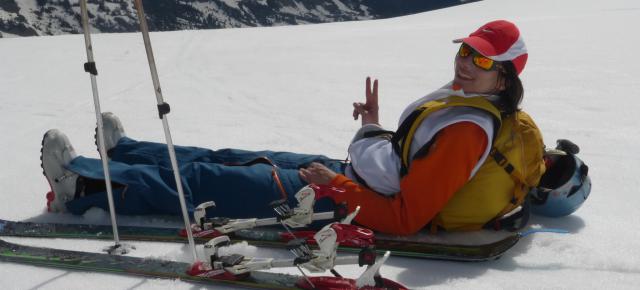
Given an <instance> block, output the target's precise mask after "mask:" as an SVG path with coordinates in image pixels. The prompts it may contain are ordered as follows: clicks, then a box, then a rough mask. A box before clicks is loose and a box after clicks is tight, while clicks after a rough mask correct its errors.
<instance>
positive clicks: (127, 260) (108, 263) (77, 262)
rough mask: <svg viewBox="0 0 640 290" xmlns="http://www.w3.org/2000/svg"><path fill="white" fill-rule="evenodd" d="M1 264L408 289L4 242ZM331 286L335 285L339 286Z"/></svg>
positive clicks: (245, 282) (233, 282)
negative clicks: (211, 269)
mask: <svg viewBox="0 0 640 290" xmlns="http://www.w3.org/2000/svg"><path fill="white" fill-rule="evenodd" d="M0 261H4V262H12V263H19V264H27V265H33V266H42V267H49V268H58V269H70V270H77V271H89V272H103V273H112V274H122V275H134V276H144V277H151V278H163V279H180V280H183V281H189V282H196V283H206V284H214V285H220V286H229V287H234V288H237V287H241V288H245V289H312V288H311V286H310V285H309V283H310V282H311V283H314V285H315V287H316V288H317V289H333V288H328V287H324V288H323V286H322V285H324V284H323V282H325V281H327V280H326V279H328V281H332V282H334V281H339V282H338V283H342V284H341V285H349V287H346V288H340V289H406V288H404V287H403V286H401V285H400V284H397V283H393V282H389V284H384V285H383V286H382V287H363V288H358V287H356V286H355V283H356V282H355V280H354V279H348V278H337V277H317V276H316V277H308V278H304V277H303V276H296V275H290V274H279V273H270V272H263V271H252V272H250V273H246V274H244V275H230V274H226V272H225V274H223V275H220V274H218V275H212V274H211V273H209V272H196V273H194V272H193V271H194V266H193V265H191V264H189V263H184V262H176V261H168V260H160V259H150V258H138V257H129V256H117V255H108V254H102V253H90V252H80V251H70V250H60V249H51V248H44V247H33V246H25V245H19V244H15V243H9V242H6V241H4V240H1V239H0ZM385 280H386V279H385ZM386 281H388V280H386ZM329 285H335V283H332V284H329ZM336 289H337V288H336Z"/></svg>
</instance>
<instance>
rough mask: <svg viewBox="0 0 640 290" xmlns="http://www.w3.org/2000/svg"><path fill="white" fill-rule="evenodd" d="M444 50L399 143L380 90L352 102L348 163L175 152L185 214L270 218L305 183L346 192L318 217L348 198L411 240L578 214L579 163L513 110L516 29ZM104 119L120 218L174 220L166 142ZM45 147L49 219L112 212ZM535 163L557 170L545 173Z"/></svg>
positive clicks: (518, 87)
mask: <svg viewBox="0 0 640 290" xmlns="http://www.w3.org/2000/svg"><path fill="white" fill-rule="evenodd" d="M454 42H456V43H461V45H460V47H459V49H458V53H457V54H456V57H455V74H454V77H453V81H452V82H451V83H449V84H447V85H445V86H444V87H442V88H440V89H438V90H436V91H435V92H433V93H430V94H428V95H426V96H425V97H422V98H420V99H418V100H417V101H415V102H413V103H412V104H410V105H409V106H407V108H406V109H405V110H404V112H403V113H402V115H401V118H400V122H399V127H398V130H397V131H396V132H395V133H393V132H389V131H384V130H383V129H382V127H381V126H380V125H379V122H378V82H377V80H376V81H374V82H373V88H372V86H371V81H370V79H369V78H367V82H366V103H354V111H353V117H354V118H355V119H358V117H361V118H362V128H361V129H360V130H359V131H358V132H357V133H356V135H355V137H354V139H353V140H352V142H351V145H350V146H349V154H350V156H351V161H350V162H345V161H340V160H335V159H330V158H327V157H325V156H322V155H306V154H295V153H288V152H272V151H260V152H249V151H243V150H237V149H222V150H217V151H211V150H208V149H202V148H196V147H179V146H176V154H177V159H178V164H179V165H180V174H181V175H182V179H183V185H184V191H185V197H186V200H187V203H188V208H189V210H193V208H194V207H195V206H196V205H198V204H200V203H202V202H206V201H210V200H213V201H215V202H216V204H217V207H216V209H215V211H214V214H215V215H216V216H224V217H233V218H243V217H271V216H273V210H272V209H271V207H270V206H269V203H270V202H272V201H274V200H277V199H281V198H283V197H287V198H288V199H289V201H290V203H292V205H294V204H293V203H294V197H293V195H294V193H295V192H297V191H298V190H299V189H301V188H302V187H303V186H305V185H307V184H308V183H315V184H320V185H330V186H334V187H337V188H342V189H344V190H343V192H333V191H330V192H329V193H326V197H328V198H322V199H320V200H318V202H317V203H316V208H315V211H316V212H320V211H328V210H331V209H332V208H333V206H334V202H335V203H341V202H346V203H347V204H348V206H349V209H350V210H353V209H354V208H355V207H356V206H358V205H359V206H361V211H360V213H359V214H358V216H357V217H356V221H357V222H358V223H359V224H361V225H364V226H367V227H369V228H372V229H375V230H378V231H381V232H386V233H393V234H412V233H415V232H416V231H418V230H420V229H422V228H424V227H426V226H427V225H430V227H431V228H432V229H436V228H443V229H446V230H471V229H480V228H483V227H485V228H486V227H493V228H499V227H500V226H501V225H504V224H509V222H510V223H511V224H510V225H508V226H509V227H512V226H514V227H515V226H517V224H516V223H517V222H518V219H515V218H510V219H509V218H508V219H503V220H501V218H502V217H504V216H508V215H507V214H508V213H510V212H512V211H513V210H514V209H516V208H518V207H519V206H520V205H525V206H523V207H522V208H525V209H526V208H528V207H527V206H526V205H527V204H528V203H529V202H528V201H527V200H531V203H532V204H533V205H532V207H533V209H534V210H535V211H538V212H540V213H543V214H546V215H550V216H562V215H568V214H570V213H572V212H573V211H575V210H576V209H577V208H578V207H579V206H580V205H581V204H582V202H583V201H584V200H585V199H586V197H587V196H588V194H589V190H590V181H589V179H588V177H587V176H586V175H587V172H586V171H587V170H586V166H585V165H584V164H583V163H582V162H581V161H580V160H579V159H577V158H576V157H575V156H574V153H577V150H574V151H573V152H569V154H564V153H559V154H558V153H557V152H556V154H554V155H553V157H549V158H544V157H543V151H544V149H543V148H544V144H543V143H542V137H541V135H540V132H539V130H538V128H537V127H536V126H535V123H534V122H533V121H532V120H531V119H530V118H529V116H528V115H526V114H525V113H524V112H522V111H520V110H519V109H518V105H519V104H520V102H521V100H522V97H523V88H522V83H521V82H520V79H519V77H518V75H519V74H520V72H522V70H523V69H524V66H525V63H526V60H527V51H526V48H525V45H524V42H523V40H522V37H521V36H520V33H519V30H518V29H517V27H516V26H515V25H513V24H512V23H510V22H507V21H503V20H499V21H493V22H490V23H487V24H485V25H484V26H482V27H480V28H479V29H478V30H476V31H475V32H473V33H472V34H470V35H469V37H467V38H463V39H458V40H455V41H454ZM103 122H104V132H105V139H106V140H105V143H106V145H107V150H108V154H107V155H108V157H109V158H110V171H111V178H112V181H113V184H114V202H115V207H116V211H117V212H118V213H121V214H132V215H140V214H178V213H179V212H180V207H179V203H178V196H177V192H176V191H175V190H174V188H175V182H174V176H173V174H172V172H171V169H170V168H171V165H170V161H169V157H168V152H167V149H166V145H164V144H158V143H150V142H140V141H136V140H133V139H131V138H129V137H127V136H126V135H125V133H124V129H123V126H122V124H121V123H120V121H119V119H118V118H117V117H116V116H115V115H113V114H111V113H105V114H103ZM42 145H43V148H42V166H43V170H44V174H45V176H46V177H47V180H48V181H49V183H50V185H51V188H52V193H50V194H49V195H48V200H49V202H48V208H49V210H50V211H62V212H63V211H69V212H72V213H74V214H82V213H83V212H84V211H86V210H87V209H89V208H91V207H100V208H103V209H105V210H108V202H107V198H106V191H105V186H104V177H103V176H104V174H103V171H102V164H101V162H100V160H99V159H89V158H85V157H82V156H76V154H75V152H74V150H73V147H72V146H71V144H70V143H69V140H68V139H67V137H66V136H65V135H64V134H62V133H61V132H60V131H58V130H55V129H52V130H50V131H48V132H47V133H46V134H45V135H44V139H43V142H42ZM545 160H546V161H547V162H548V163H551V162H552V161H556V162H555V163H556V164H561V166H556V167H555V168H552V169H551V170H548V173H549V174H547V175H545V176H544V177H542V176H543V173H544V172H545V170H546V166H545ZM274 165H275V166H274ZM274 172H275V174H274ZM541 177H542V184H541V187H539V188H536V187H537V186H538V183H539V181H540V179H541ZM542 187H550V188H551V189H552V190H541V189H540V188H542ZM531 188H535V190H533V191H531V194H530V196H531V197H530V198H527V197H526V193H527V192H529V190H530V189H531ZM524 211H526V210H521V211H520V212H524ZM512 216H515V217H519V216H520V215H512ZM525 223H526V221H525Z"/></svg>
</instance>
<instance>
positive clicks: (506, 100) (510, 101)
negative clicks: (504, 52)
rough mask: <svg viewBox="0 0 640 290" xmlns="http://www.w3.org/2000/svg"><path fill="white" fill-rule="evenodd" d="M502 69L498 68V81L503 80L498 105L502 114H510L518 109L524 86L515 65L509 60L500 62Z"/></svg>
mask: <svg viewBox="0 0 640 290" xmlns="http://www.w3.org/2000/svg"><path fill="white" fill-rule="evenodd" d="M501 64H502V70H500V72H499V74H500V76H499V79H498V81H499V82H500V81H502V80H504V90H502V91H500V92H499V93H498V95H499V96H500V101H499V104H498V107H499V108H500V110H501V111H502V114H505V115H511V114H513V113H515V112H516V111H518V110H520V108H519V107H518V106H519V105H520V102H522V98H523V97H524V87H522V81H520V78H519V77H518V72H517V71H516V67H515V66H514V65H513V63H512V62H510V61H505V62H502V63H501Z"/></svg>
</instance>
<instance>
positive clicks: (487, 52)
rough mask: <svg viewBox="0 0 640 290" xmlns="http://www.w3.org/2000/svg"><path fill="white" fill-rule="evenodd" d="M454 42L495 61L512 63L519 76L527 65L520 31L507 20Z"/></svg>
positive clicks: (526, 55) (490, 24) (483, 27)
mask: <svg viewBox="0 0 640 290" xmlns="http://www.w3.org/2000/svg"><path fill="white" fill-rule="evenodd" d="M453 42H454V43H460V42H464V43H466V44H468V45H469V46H471V47H473V49H475V50H476V51H477V52H479V53H481V54H482V55H484V56H486V57H488V58H490V59H493V60H495V61H511V62H512V63H513V65H514V66H515V67H516V71H517V72H518V74H520V73H521V72H522V70H523V69H524V65H525V64H526V63H527V57H528V54H527V47H526V46H525V44H524V40H523V39H522V35H520V30H518V27H516V25H515V24H513V23H511V22H509V21H506V20H496V21H491V22H489V23H487V24H485V25H483V26H481V27H480V28H478V30H476V31H474V32H473V33H471V34H469V37H466V38H460V39H455V40H453Z"/></svg>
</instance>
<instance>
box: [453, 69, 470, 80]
mask: <svg viewBox="0 0 640 290" xmlns="http://www.w3.org/2000/svg"><path fill="white" fill-rule="evenodd" d="M456 77H457V78H458V79H461V80H465V81H471V80H473V77H471V76H470V75H467V74H464V73H461V72H460V71H456Z"/></svg>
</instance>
